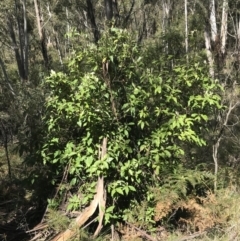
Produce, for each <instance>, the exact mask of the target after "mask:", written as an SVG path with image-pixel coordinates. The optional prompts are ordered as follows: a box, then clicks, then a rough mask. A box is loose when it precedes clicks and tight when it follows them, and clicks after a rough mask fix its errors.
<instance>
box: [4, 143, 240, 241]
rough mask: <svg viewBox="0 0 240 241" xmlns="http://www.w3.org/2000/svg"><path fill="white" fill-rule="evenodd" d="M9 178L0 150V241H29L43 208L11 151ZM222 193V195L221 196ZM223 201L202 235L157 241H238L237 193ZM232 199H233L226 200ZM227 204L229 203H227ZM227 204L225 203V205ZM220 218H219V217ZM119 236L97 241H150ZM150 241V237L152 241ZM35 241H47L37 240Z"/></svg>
mask: <svg viewBox="0 0 240 241" xmlns="http://www.w3.org/2000/svg"><path fill="white" fill-rule="evenodd" d="M9 153H10V156H9V158H10V164H11V178H10V177H9V170H8V163H7V159H6V155H5V151H4V148H3V147H1V148H0V241H30V240H33V239H34V237H37V235H38V234H39V232H44V230H43V229H42V230H40V231H36V232H32V230H33V229H34V227H36V226H37V225H38V224H40V223H41V220H42V217H43V215H44V212H45V210H46V205H40V204H39V200H38V197H39V195H36V192H35V191H36V190H33V187H32V186H31V185H29V182H30V180H29V178H28V177H29V173H30V172H31V168H30V167H28V166H27V165H25V164H23V161H22V159H21V158H20V157H19V155H18V154H16V152H14V147H12V148H11V150H10V152H9ZM224 192H225V194H224ZM221 195H222V199H221V198H220V201H217V202H216V206H215V207H214V208H216V210H217V211H216V213H219V211H220V213H222V216H221V215H220V216H221V217H220V216H219V217H217V218H216V220H217V219H218V220H220V218H221V220H222V223H221V222H219V223H218V224H217V225H215V226H214V227H213V228H210V229H206V230H203V231H201V232H186V231H185V232H184V233H183V232H180V230H177V229H175V230H171V231H170V230H169V229H168V230H167V228H166V229H165V228H163V229H162V231H161V232H159V234H158V235H157V236H158V237H157V239H156V241H163V240H164V241H185V240H186V241H187V240H193V241H194V240H195V241H197V240H198V241H200V240H202V241H238V240H239V241H240V205H239V203H240V194H239V193H238V192H237V191H236V190H232V191H231V192H230V194H229V190H227V189H226V191H223V192H222V194H221ZM229 195H232V198H231V197H229ZM227 200H228V201H227ZM226 202H228V203H226ZM218 215H219V214H218ZM118 231H120V232H119V233H121V234H122V238H120V236H116V237H112V236H111V230H110V228H108V229H106V230H103V232H102V234H101V235H100V237H98V238H97V239H95V240H97V241H119V240H123V241H144V240H151V237H150V239H149V238H148V237H147V236H145V235H144V232H145V233H146V231H144V230H140V231H139V230H137V229H135V228H134V227H133V226H132V227H130V226H127V225H126V226H124V227H122V230H118ZM77 236H78V237H76V238H75V240H81V241H89V240H92V239H90V238H89V236H88V234H87V232H79V233H78V235H77ZM152 238H153V237H152ZM35 240H36V241H38V240H39V241H40V240H48V239H44V238H43V237H41V238H39V239H38V238H36V239H35Z"/></svg>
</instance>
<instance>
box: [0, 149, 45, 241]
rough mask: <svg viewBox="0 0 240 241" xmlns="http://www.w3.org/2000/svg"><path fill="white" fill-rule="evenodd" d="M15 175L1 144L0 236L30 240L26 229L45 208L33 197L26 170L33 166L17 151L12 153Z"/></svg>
mask: <svg viewBox="0 0 240 241" xmlns="http://www.w3.org/2000/svg"><path fill="white" fill-rule="evenodd" d="M10 163H11V172H12V177H11V179H10V178H9V175H8V166H7V160H6V158H5V153H4V149H3V148H0V240H3V241H15V240H16V241H25V240H29V237H30V236H29V235H28V234H27V233H26V231H27V230H29V229H31V228H32V227H34V226H35V225H36V224H37V223H38V222H39V221H40V219H41V216H42V213H43V211H42V210H43V208H40V207H39V205H38V204H37V202H36V201H34V200H33V199H32V191H31V190H30V189H29V185H28V182H27V181H25V180H26V179H27V174H28V173H29V172H30V170H29V169H28V168H27V167H26V166H25V165H24V164H23V163H22V160H21V159H20V158H19V156H18V155H16V154H11V155H10Z"/></svg>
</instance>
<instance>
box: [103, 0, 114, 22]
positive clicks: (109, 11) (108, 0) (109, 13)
mask: <svg viewBox="0 0 240 241" xmlns="http://www.w3.org/2000/svg"><path fill="white" fill-rule="evenodd" d="M104 6H105V14H106V17H107V20H108V21H110V20H112V17H113V4H112V0H104Z"/></svg>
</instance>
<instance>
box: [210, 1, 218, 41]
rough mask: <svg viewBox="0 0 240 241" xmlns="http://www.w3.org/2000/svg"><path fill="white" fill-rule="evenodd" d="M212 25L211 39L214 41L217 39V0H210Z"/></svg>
mask: <svg viewBox="0 0 240 241" xmlns="http://www.w3.org/2000/svg"><path fill="white" fill-rule="evenodd" d="M210 26H211V39H212V41H213V42H215V41H216V39H217V20H216V10H215V0H210Z"/></svg>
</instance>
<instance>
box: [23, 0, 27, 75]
mask: <svg viewBox="0 0 240 241" xmlns="http://www.w3.org/2000/svg"><path fill="white" fill-rule="evenodd" d="M22 5H23V21H24V54H23V57H24V61H23V62H24V63H23V64H24V71H25V77H26V80H27V79H28V29H27V12H26V0H23V1H22Z"/></svg>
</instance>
